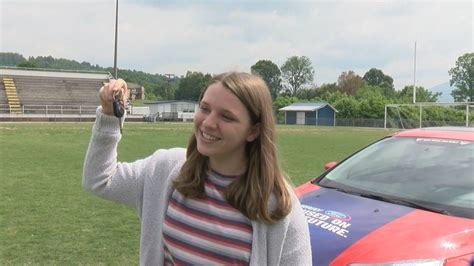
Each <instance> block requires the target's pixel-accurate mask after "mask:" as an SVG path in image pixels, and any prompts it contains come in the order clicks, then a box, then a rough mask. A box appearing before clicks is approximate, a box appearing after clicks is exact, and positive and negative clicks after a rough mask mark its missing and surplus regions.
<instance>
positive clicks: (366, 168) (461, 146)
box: [318, 137, 474, 218]
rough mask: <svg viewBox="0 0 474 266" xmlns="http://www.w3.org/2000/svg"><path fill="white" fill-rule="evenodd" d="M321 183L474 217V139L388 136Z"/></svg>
mask: <svg viewBox="0 0 474 266" xmlns="http://www.w3.org/2000/svg"><path fill="white" fill-rule="evenodd" d="M318 184H319V185H321V186H323V187H331V188H335V189H339V190H343V191H345V192H349V193H354V194H359V195H363V196H369V197H370V195H373V196H374V198H377V199H382V200H387V201H391V202H396V203H400V202H401V203H412V204H408V205H410V206H414V207H419V206H425V207H426V208H424V209H428V210H430V209H431V210H442V211H439V212H444V213H447V214H451V215H456V216H461V217H469V218H474V142H470V141H459V140H448V139H433V138H408V137H391V138H386V139H383V140H381V141H379V142H376V143H374V144H372V145H370V146H368V147H366V148H365V149H363V150H361V151H359V152H357V153H356V154H354V155H353V156H351V157H349V158H348V159H346V160H345V161H343V162H341V163H340V164H339V165H337V166H336V167H335V168H334V169H332V170H331V171H330V172H328V173H327V174H326V175H324V176H322V177H321V178H319V179H318Z"/></svg>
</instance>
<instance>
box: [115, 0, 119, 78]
mask: <svg viewBox="0 0 474 266" xmlns="http://www.w3.org/2000/svg"><path fill="white" fill-rule="evenodd" d="M117 38H118V0H116V1H115V49H114V73H115V75H114V78H115V79H118V74H117Z"/></svg>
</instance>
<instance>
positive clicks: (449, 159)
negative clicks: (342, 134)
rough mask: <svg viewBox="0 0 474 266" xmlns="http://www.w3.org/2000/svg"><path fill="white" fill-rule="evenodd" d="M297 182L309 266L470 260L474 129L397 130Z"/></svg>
mask: <svg viewBox="0 0 474 266" xmlns="http://www.w3.org/2000/svg"><path fill="white" fill-rule="evenodd" d="M326 169H327V171H326V172H325V173H323V174H322V175H321V176H319V177H317V178H316V179H314V180H312V181H310V182H308V183H305V184H303V185H301V186H299V187H298V188H297V193H298V195H299V197H300V200H301V204H302V206H303V209H304V211H305V214H306V217H307V221H308V226H309V228H310V234H311V245H312V249H313V265H430V266H431V265H447V266H449V265H463V266H466V265H474V264H473V263H474V128H457V127H446V128H421V129H412V130H406V131H401V132H397V133H394V134H391V135H389V136H387V137H385V138H383V139H381V140H378V141H376V142H375V143H372V144H370V145H368V146H367V147H365V148H363V149H361V150H359V151H357V152H356V153H354V154H352V155H351V156H349V157H348V158H346V159H345V160H343V161H341V162H340V163H337V164H336V163H335V162H331V163H328V164H327V165H326Z"/></svg>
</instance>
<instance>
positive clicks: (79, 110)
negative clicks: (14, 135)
mask: <svg viewBox="0 0 474 266" xmlns="http://www.w3.org/2000/svg"><path fill="white" fill-rule="evenodd" d="M96 109H97V106H84V105H22V106H21V113H20V114H14V115H95V110H96ZM10 113H11V110H10V106H9V105H8V104H0V114H10Z"/></svg>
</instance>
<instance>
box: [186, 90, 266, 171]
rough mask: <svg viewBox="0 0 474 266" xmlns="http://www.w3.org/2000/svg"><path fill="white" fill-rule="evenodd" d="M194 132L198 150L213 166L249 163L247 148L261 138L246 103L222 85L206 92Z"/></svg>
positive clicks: (196, 117) (197, 114)
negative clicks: (247, 161) (247, 160)
mask: <svg viewBox="0 0 474 266" xmlns="http://www.w3.org/2000/svg"><path fill="white" fill-rule="evenodd" d="M194 132H195V136H196V140H197V149H198V151H199V153H201V154H202V155H204V156H208V157H209V159H210V163H211V167H215V166H217V165H213V164H218V165H220V166H226V165H227V166H230V165H233V166H240V165H241V164H242V163H245V162H246V158H245V145H246V143H247V142H250V141H253V140H254V139H255V138H256V137H257V136H258V129H257V128H256V127H255V126H252V125H251V119H250V115H249V113H248V111H247V109H246V108H245V106H244V104H243V103H242V102H241V101H240V100H239V99H238V98H237V96H235V95H234V94H233V93H232V92H231V91H230V90H229V89H227V88H225V87H224V86H223V85H222V83H220V82H218V83H214V84H212V85H210V86H209V87H208V88H207V90H206V92H205V93H204V95H203V98H202V100H201V102H200V104H199V110H198V112H197V113H196V115H195V118H194ZM216 170H217V169H216Z"/></svg>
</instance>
